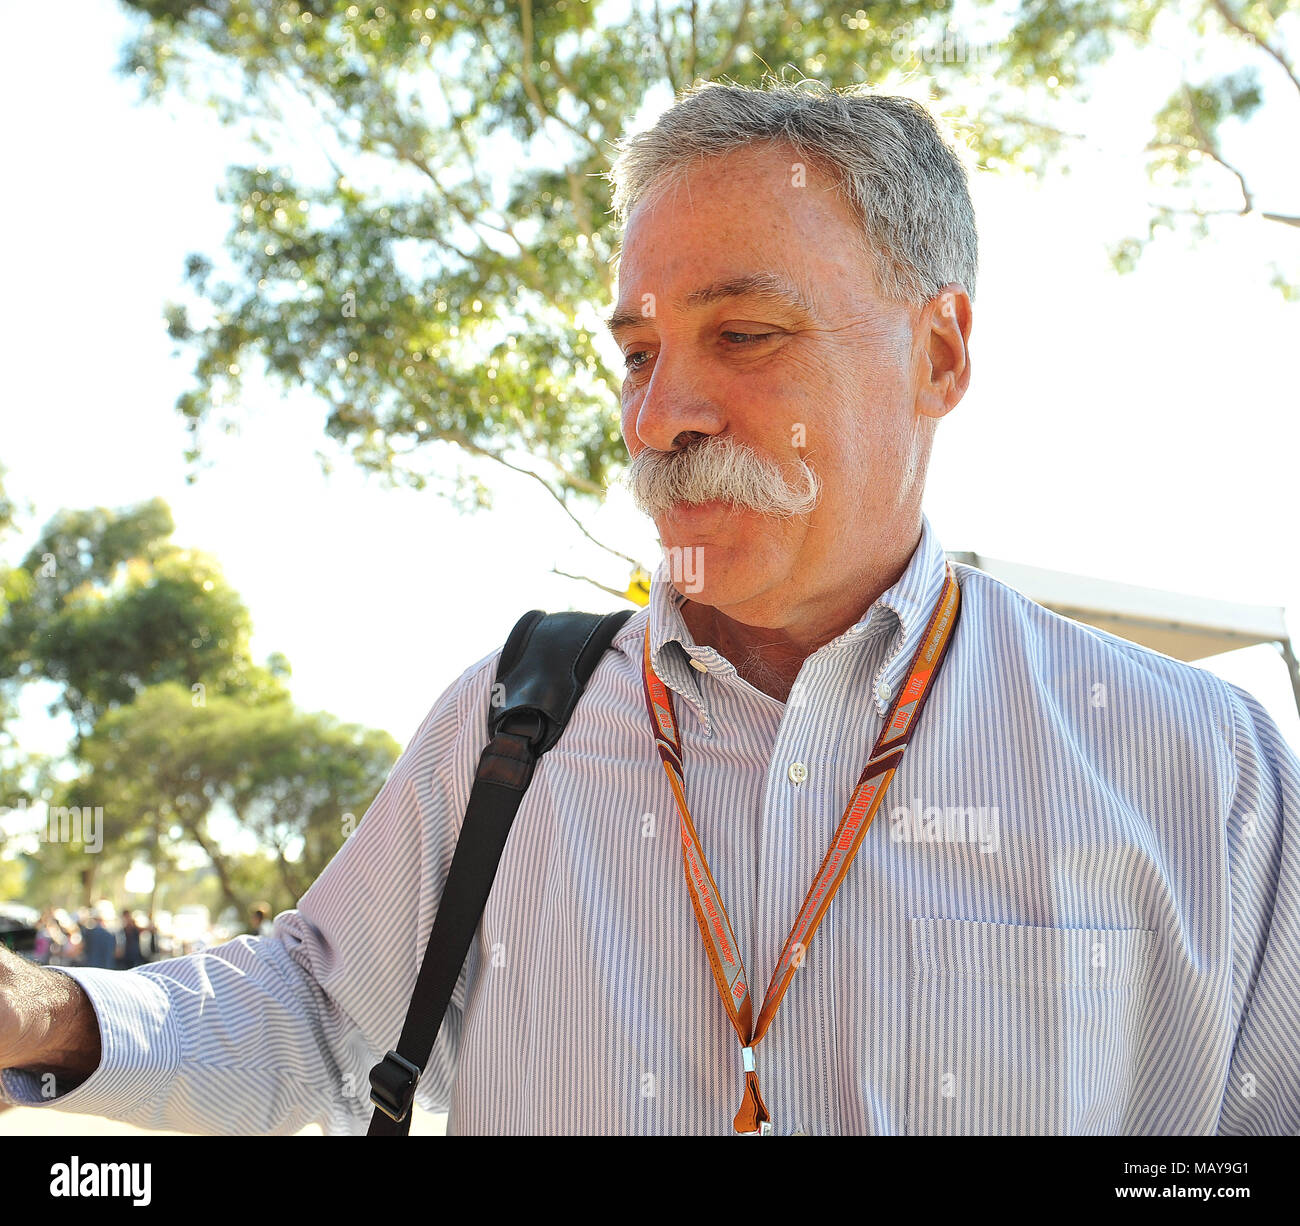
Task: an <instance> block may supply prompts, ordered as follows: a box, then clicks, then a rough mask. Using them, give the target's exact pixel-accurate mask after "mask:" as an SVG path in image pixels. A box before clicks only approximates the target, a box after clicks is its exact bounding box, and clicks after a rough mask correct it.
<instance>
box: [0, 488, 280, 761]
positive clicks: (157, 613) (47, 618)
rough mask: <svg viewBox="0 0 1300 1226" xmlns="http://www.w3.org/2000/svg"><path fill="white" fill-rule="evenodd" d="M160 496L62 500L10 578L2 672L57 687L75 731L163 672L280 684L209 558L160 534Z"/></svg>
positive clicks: (241, 687)
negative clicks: (71, 505)
mask: <svg viewBox="0 0 1300 1226" xmlns="http://www.w3.org/2000/svg"><path fill="white" fill-rule="evenodd" d="M172 530H173V523H172V517H171V511H170V510H169V509H168V507H167V504H166V503H165V502H163V500H162V499H160V498H155V499H153V500H152V501H150V502H146V503H141V504H140V505H138V506H135V507H129V508H126V509H124V510H120V511H113V510H108V509H106V508H104V507H97V508H94V509H93V510H81V511H72V510H68V511H62V512H60V513H59V514H58V515H56V516H55V517H54V518H53V519H52V520H51V521H50V523H49V524H47V525H46V527H45V529H44V531H43V532H42V533H41V535H40V537H39V538H38V540H37V542H36V544H35V545H33V546H32V548H31V549H30V550H29V551H28V553H27V555H26V557H25V558H24V560H23V562H22V564H21V566H20V567H18V568H17V571H16V572H15V575H16V576H17V578H15V579H14V581H13V582H12V583H11V585H10V586H11V589H12V593H11V595H10V598H9V601H8V607H7V609H6V610H5V614H4V616H3V618H2V619H0V680H3V681H7V682H8V683H9V688H10V689H11V690H12V689H13V687H14V686H15V685H21V684H25V683H27V682H29V681H32V680H36V679H43V680H47V681H53V682H56V683H57V684H59V685H60V686H61V687H62V692H61V696H60V698H59V699H58V701H57V702H56V703H55V704H54V706H53V707H52V708H51V712H50V713H51V714H54V712H55V711H57V710H59V709H64V710H66V711H67V712H68V713H69V714H70V715H71V716H72V717H73V720H74V722H75V724H76V726H77V729H78V734H79V735H84V734H85V733H86V732H87V731H88V730H89V729H90V728H91V727H93V726H94V724H95V722H96V721H97V720H98V719H99V718H100V717H101V716H102V715H103V714H104V713H105V712H107V711H108V710H110V709H112V708H113V707H116V706H119V705H121V704H122V703H126V702H130V701H132V699H134V698H135V696H136V695H137V694H139V693H140V692H141V691H142V690H143V689H144V688H146V687H147V686H150V685H155V684H158V683H160V682H164V681H179V682H182V683H184V684H185V685H187V686H201V687H203V688H211V689H213V690H215V691H217V692H219V693H230V692H235V691H239V692H242V693H243V694H244V695H245V696H246V697H247V698H248V700H249V701H262V700H269V699H273V698H275V697H278V696H279V695H282V694H283V693H284V692H285V691H284V686H283V683H282V682H283V678H284V677H286V676H287V675H288V665H287V662H286V661H285V660H284V658H283V657H281V656H273V657H271V658H270V659H269V660H268V661H267V663H266V664H265V665H257V664H255V663H254V662H253V660H252V658H251V656H250V654H249V646H248V640H249V634H250V632H251V626H250V620H249V616H248V610H247V609H246V608H245V607H244V604H243V602H242V601H241V600H240V598H239V596H238V594H237V593H236V592H234V591H233V590H232V589H231V588H230V587H229V585H228V584H227V583H226V582H225V580H224V578H223V577H222V575H221V571H220V568H219V567H218V566H217V564H216V562H215V561H213V560H212V559H211V558H208V557H206V556H204V555H203V554H201V553H198V552H197V551H194V550H185V549H180V548H178V547H177V546H175V545H174V544H172V543H171V542H170V541H169V540H168V539H167V538H168V537H170V536H171V533H172Z"/></svg>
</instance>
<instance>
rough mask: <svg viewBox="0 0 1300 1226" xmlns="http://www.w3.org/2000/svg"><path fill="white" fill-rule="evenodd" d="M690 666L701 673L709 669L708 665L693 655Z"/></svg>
mask: <svg viewBox="0 0 1300 1226" xmlns="http://www.w3.org/2000/svg"><path fill="white" fill-rule="evenodd" d="M691 667H692V668H694V669H696V670H698V671H699V672H702V673H707V672H708V671H709V666H708V665H707V664H705V663H704V661H703V660H697V659H696V658H695V657H694V656H692V657H691Z"/></svg>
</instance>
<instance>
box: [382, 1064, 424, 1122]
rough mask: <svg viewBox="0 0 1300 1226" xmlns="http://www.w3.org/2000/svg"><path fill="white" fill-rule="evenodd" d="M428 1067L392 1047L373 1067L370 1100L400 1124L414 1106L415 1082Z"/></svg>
mask: <svg viewBox="0 0 1300 1226" xmlns="http://www.w3.org/2000/svg"><path fill="white" fill-rule="evenodd" d="M423 1071H424V1070H423V1069H421V1068H420V1067H419V1066H418V1065H414V1064H412V1063H411V1062H410V1061H409V1060H408V1059H406V1057H405V1056H399V1055H398V1054H397V1053H396V1052H395V1051H390V1052H389V1053H388V1054H387V1055H386V1056H384V1059H383V1062H382V1063H380V1064H376V1065H375V1067H374V1068H372V1069H371V1070H370V1101H371V1102H372V1103H374V1104H375V1106H376V1107H378V1108H379V1110H380V1111H382V1112H383V1113H384V1114H385V1115H386V1116H388V1118H389V1119H390V1120H392V1121H393V1122H394V1123H397V1124H400V1123H401V1122H402V1121H403V1120H404V1119H405V1118H406V1116H407V1113H408V1112H409V1111H410V1110H411V1103H412V1101H413V1100H414V1099H415V1085H416V1082H418V1081H419V1080H420V1074H421V1073H422V1072H423Z"/></svg>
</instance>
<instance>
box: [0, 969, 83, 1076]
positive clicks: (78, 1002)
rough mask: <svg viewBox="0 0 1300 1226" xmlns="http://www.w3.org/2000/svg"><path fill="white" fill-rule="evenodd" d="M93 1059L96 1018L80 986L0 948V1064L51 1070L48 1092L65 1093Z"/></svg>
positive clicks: (47, 1071) (9, 1066)
mask: <svg viewBox="0 0 1300 1226" xmlns="http://www.w3.org/2000/svg"><path fill="white" fill-rule="evenodd" d="M99 1059H100V1041H99V1021H98V1019H97V1018H96V1016H95V1008H94V1006H93V1005H92V1004H91V1003H90V998H89V997H88V996H87V995H86V994H85V992H83V991H82V989H81V985H80V984H78V983H77V982H76V980H75V979H73V978H72V977H71V976H70V975H60V974H59V972H58V971H52V970H48V969H46V968H45V967H41V966H34V965H33V964H32V963H30V962H28V961H27V960H26V959H24V958H20V957H19V956H18V955H17V954H15V953H11V952H10V951H9V950H8V949H5V948H4V947H3V946H0V1068H18V1069H24V1070H25V1071H27V1072H32V1073H37V1074H44V1073H53V1074H54V1081H53V1083H52V1084H53V1088H54V1093H57V1094H65V1093H67V1091H69V1090H73V1089H76V1087H77V1086H79V1085H80V1084H81V1083H82V1082H83V1081H85V1080H86V1078H87V1077H89V1076H90V1074H91V1073H93V1072H94V1071H95V1070H96V1069H97V1068H98V1067H99Z"/></svg>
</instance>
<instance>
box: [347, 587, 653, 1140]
mask: <svg viewBox="0 0 1300 1226" xmlns="http://www.w3.org/2000/svg"><path fill="white" fill-rule="evenodd" d="M632 612H633V610H631V609H620V610H619V611H618V612H617V613H607V614H605V615H604V616H602V615H600V614H598V613H551V614H549V615H548V614H546V613H543V612H542V611H541V610H540V609H533V610H532V611H531V612H528V613H525V614H524V615H523V617H521V618H520V619H519V621H518V622H517V623H516V624H515V628H514V629H513V630H512V631H511V632H510V637H509V638H508V639H507V640H506V643H505V647H504V648H503V649H502V651H501V659H500V661H499V662H498V664H497V674H496V684H495V685H494V686H493V687H492V701H491V703H490V705H489V709H488V735H489V738H490V739H489V742H488V745H487V747H486V748H485V749H484V750H483V753H482V755H481V757H480V758H479V763H478V773H477V774H476V775H475V777H474V786H473V788H472V789H471V791H470V794H469V805H468V806H467V808H466V810H465V821H464V823H463V825H462V826H461V832H460V838H459V839H458V840H457V842H456V851H455V854H454V855H453V856H452V860H451V868H450V869H449V870H448V873H447V884H446V885H445V886H444V887H443V892H442V899H441V901H440V902H439V904H438V914H437V916H436V917H435V918H434V921H433V930H432V931H431V932H430V933H429V943H428V945H427V946H426V947H425V951H424V961H423V963H422V964H421V966H420V974H419V976H418V977H417V979H416V981H415V990H414V991H413V992H412V994H411V1004H410V1007H409V1008H408V1009H407V1013H406V1021H405V1023H404V1024H403V1026H402V1034H401V1037H400V1038H399V1039H398V1040H397V1047H396V1049H395V1050H393V1051H390V1052H389V1053H388V1054H387V1055H386V1056H385V1057H384V1059H383V1061H382V1062H381V1063H379V1064H376V1065H375V1066H374V1068H372V1069H371V1070H370V1086H371V1090H370V1101H371V1102H372V1103H374V1104H375V1112H374V1115H373V1116H372V1117H371V1120H370V1130H369V1132H368V1133H367V1135H368V1136H372V1137H376V1136H380V1137H384V1136H386V1137H395V1136H406V1135H407V1134H408V1133H409V1132H410V1128H411V1103H412V1101H413V1099H414V1097H415V1086H416V1083H417V1082H418V1081H419V1079H420V1074H421V1073H422V1072H423V1071H424V1065H425V1063H426V1062H427V1061H428V1059H429V1053H430V1052H432V1051H433V1045H434V1042H435V1041H436V1040H437V1038H438V1030H439V1028H440V1027H441V1026H442V1018H443V1014H444V1013H446V1011H447V1003H448V1001H450V1000H451V994H452V992H453V991H454V989H455V987H456V980H457V979H458V978H460V970H461V967H462V966H463V965H464V962H465V955H466V954H467V953H468V952H469V947H470V944H471V943H472V941H473V940H474V933H475V931H476V930H477V928H478V923H479V918H480V917H481V916H482V914H483V908H484V907H485V906H486V905H487V900H488V894H489V893H490V892H491V889H492V879H493V878H494V877H495V876H496V871H497V864H498V862H499V861H500V859H501V852H502V850H503V849H504V848H505V844H506V836H507V835H508V834H509V833H510V824H511V822H513V821H514V817H515V813H516V811H517V810H518V808H519V804H520V802H521V801H522V800H523V796H524V792H525V790H526V789H527V788H528V785H529V783H530V782H531V781H532V777H533V768H534V767H535V766H536V764H537V759H538V758H539V757H541V755H542V754H544V753H545V752H546V751H547V750H548V749H550V748H551V746H553V745H554V744H555V742H556V741H558V740H559V739H560V734H561V733H562V732H563V731H564V727H565V725H566V724H567V723H568V720H569V716H570V715H572V714H573V709H574V707H576V706H577V705H578V699H579V698H580V697H581V695H582V691H583V688H584V687H585V686H586V684H587V681H588V679H589V678H590V677H591V674H592V673H593V672H594V671H595V668H596V665H597V664H598V663H599V662H600V658H601V656H602V655H604V654H605V649H606V648H607V647H608V646H609V644H610V643H611V642H612V641H613V638H614V635H615V634H617V633H618V630H619V628H620V627H621V626H622V625H623V623H624V622H625V621H627V619H628V618H629V617H631V616H632Z"/></svg>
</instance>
